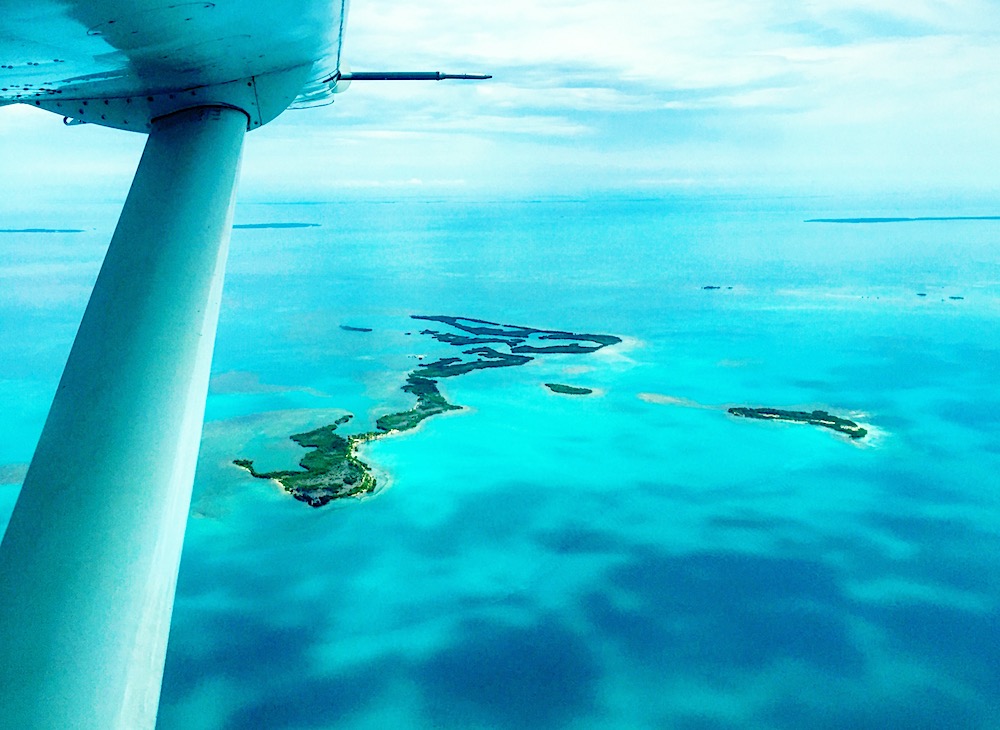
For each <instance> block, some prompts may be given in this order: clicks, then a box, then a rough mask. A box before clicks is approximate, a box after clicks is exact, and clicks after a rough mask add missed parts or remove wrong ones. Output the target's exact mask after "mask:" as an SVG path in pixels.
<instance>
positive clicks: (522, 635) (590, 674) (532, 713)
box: [415, 617, 599, 730]
mask: <svg viewBox="0 0 1000 730" xmlns="http://www.w3.org/2000/svg"><path fill="white" fill-rule="evenodd" d="M415 677H416V680H417V682H418V684H419V686H420V688H421V691H422V694H423V699H424V703H425V710H426V713H427V715H428V722H427V726H428V727H434V728H452V727H454V728H465V727H470V726H473V725H486V726H488V727H493V728H518V729H519V730H520V729H521V728H559V727H563V726H565V725H567V724H568V723H570V722H571V721H573V720H574V719H577V718H579V717H581V716H584V715H586V714H587V713H588V712H589V711H591V710H592V709H593V705H594V699H595V696H596V693H597V682H598V679H599V666H598V662H597V660H596V658H595V657H594V655H593V653H592V652H591V651H590V649H589V648H588V646H587V642H586V641H585V640H584V639H583V638H582V637H580V636H577V635H576V634H574V633H573V632H572V631H570V630H569V629H568V628H567V627H566V626H564V625H562V624H561V623H560V622H559V621H557V620H555V619H553V618H551V617H548V618H545V617H543V618H541V619H540V620H539V621H538V622H536V623H535V624H534V625H532V626H527V627H520V626H508V625H504V624H499V623H487V622H482V621H476V622H468V623H466V624H465V625H464V626H463V627H462V628H461V629H460V630H459V632H458V637H457V639H456V641H455V642H454V643H452V644H451V645H450V646H448V647H447V648H446V649H443V650H442V651H440V652H439V653H438V654H436V655H435V656H432V657H431V658H430V659H428V660H426V661H424V662H422V663H420V664H418V665H417V666H416V668H415Z"/></svg>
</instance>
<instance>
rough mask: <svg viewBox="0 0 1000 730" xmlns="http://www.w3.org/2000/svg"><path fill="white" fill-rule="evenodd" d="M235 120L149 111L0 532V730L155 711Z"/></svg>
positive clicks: (238, 132)
mask: <svg viewBox="0 0 1000 730" xmlns="http://www.w3.org/2000/svg"><path fill="white" fill-rule="evenodd" d="M246 128H247V115H246V114H245V113H244V112H242V111H240V110H238V109H234V108H228V107H202V108H197V109H188V110H185V111H180V112H176V113H174V114H171V115H169V116H166V117H161V118H159V119H156V120H154V121H153V125H152V131H151V133H150V136H149V141H148V142H147V144H146V148H145V151H144V152H143V155H142V160H141V162H140V163H139V168H138V170H137V172H136V175H135V180H134V181H133V183H132V188H131V190H130V191H129V195H128V199H127V200H126V202H125V207H124V209H123V211H122V215H121V218H120V220H119V221H118V227H117V229H116V230H115V234H114V237H113V238H112V240H111V246H110V248H109V249H108V253H107V257H106V258H105V261H104V265H103V267H102V269H101V273H100V276H99V277H98V280H97V284H96V285H95V287H94V292H93V294H92V296H91V298H90V303H89V304H88V305H87V310H86V312H85V314H84V317H83V321H82V323H81V325H80V329H79V332H78V333H77V336H76V341H75V342H74V343H73V348H72V351H71V352H70V356H69V360H68V362H67V364H66V369H65V371H64V372H63V376H62V380H61V381H60V383H59V388H58V391H57V392H56V396H55V399H54V401H53V403H52V408H51V410H50V411H49V415H48V419H47V420H46V423H45V427H44V430H43V431H42V436H41V439H40V440H39V443H38V448H37V450H36V451H35V455H34V458H33V459H32V462H31V466H30V468H29V469H28V474H27V477H26V478H25V481H24V486H23V488H22V491H21V494H20V497H19V499H18V502H17V505H16V507H15V509H14V513H13V516H12V517H11V521H10V525H9V527H8V529H7V532H6V535H5V536H4V540H3V543H2V545H0V575H2V576H3V577H4V580H3V581H0V694H2V701H0V727H4V728H19V729H24V730H34V729H36V728H37V729H39V730H40V729H42V728H44V729H45V730H51V728H70V727H72V728H93V729H95V730H97V729H100V730H109V729H118V728H120V729H122V730H142V729H146V728H152V727H153V726H154V724H155V720H156V708H157V701H158V698H159V692H160V681H161V678H162V673H163V662H164V655H165V652H166V643H167V632H168V629H169V626H170V614H171V609H172V606H173V596H174V589H175V585H176V580H177V568H178V563H179V561H180V554H181V543H182V541H183V537H184V527H185V522H186V520H187V514H188V508H189V504H190V500H191V484H192V481H193V479H194V470H195V461H196V458H197V454H198V444H199V440H200V437H201V428H202V417H203V415H204V410H205V396H206V393H207V389H208V376H209V366H210V363H211V359H212V349H213V345H214V341H215V328H216V322H217V320H218V314H219V300H220V297H221V294H222V279H223V273H224V269H225V262H226V254H227V252H228V247H229V234H230V229H231V225H232V214H233V202H234V192H235V187H236V178H237V174H238V170H239V163H240V155H241V150H242V146H243V136H244V134H245V131H246Z"/></svg>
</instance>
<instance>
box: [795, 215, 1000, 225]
mask: <svg viewBox="0 0 1000 730" xmlns="http://www.w3.org/2000/svg"><path fill="white" fill-rule="evenodd" d="M920 221H1000V215H940V216H921V217H918V218H810V219H809V220H807V221H806V223H917V222H920Z"/></svg>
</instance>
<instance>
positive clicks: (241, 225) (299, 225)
mask: <svg viewBox="0 0 1000 730" xmlns="http://www.w3.org/2000/svg"><path fill="white" fill-rule="evenodd" d="M319 225H320V224H319V223H235V224H233V228H319Z"/></svg>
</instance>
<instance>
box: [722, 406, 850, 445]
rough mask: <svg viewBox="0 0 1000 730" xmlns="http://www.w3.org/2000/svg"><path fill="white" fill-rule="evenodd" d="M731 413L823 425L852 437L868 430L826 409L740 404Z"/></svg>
mask: <svg viewBox="0 0 1000 730" xmlns="http://www.w3.org/2000/svg"><path fill="white" fill-rule="evenodd" d="M729 413H731V414H732V415H734V416H739V417H741V418H757V419H760V420H765V421H790V422H792V423H808V424H809V425H811V426H821V427H822V428H829V429H831V430H833V431H837V432H838V433H842V434H845V435H847V436H849V437H850V438H852V439H860V438H864V437H865V436H866V435H867V434H868V431H867V430H866V429H865V428H863V427H861V426H859V425H858V424H856V423H855V422H854V421H850V420H848V419H846V418H840V417H839V416H831V415H830V414H829V413H827V412H826V411H812V412H809V411H784V410H781V409H779V408H750V407H747V406H740V407H737V408H730V409H729Z"/></svg>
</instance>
